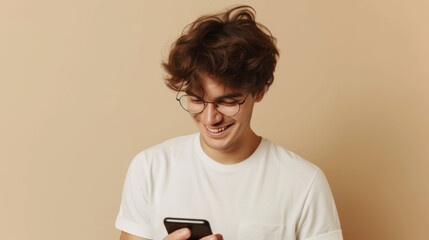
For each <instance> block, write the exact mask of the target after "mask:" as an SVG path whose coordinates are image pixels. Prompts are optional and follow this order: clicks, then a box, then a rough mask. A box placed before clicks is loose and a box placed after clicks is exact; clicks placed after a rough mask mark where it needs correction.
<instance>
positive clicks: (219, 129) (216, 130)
mask: <svg viewBox="0 0 429 240" xmlns="http://www.w3.org/2000/svg"><path fill="white" fill-rule="evenodd" d="M226 128H227V126H225V127H223V128H207V129H208V130H209V131H210V132H214V133H218V132H222V131H223V130H225V129H226Z"/></svg>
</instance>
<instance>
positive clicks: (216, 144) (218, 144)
mask: <svg viewBox="0 0 429 240" xmlns="http://www.w3.org/2000/svg"><path fill="white" fill-rule="evenodd" d="M202 138H203V141H204V144H205V145H206V146H207V147H209V148H211V149H213V150H218V151H222V150H227V149H228V148H229V146H230V144H229V143H228V142H229V141H228V139H213V138H210V137H208V136H205V135H204V134H203V135H202Z"/></svg>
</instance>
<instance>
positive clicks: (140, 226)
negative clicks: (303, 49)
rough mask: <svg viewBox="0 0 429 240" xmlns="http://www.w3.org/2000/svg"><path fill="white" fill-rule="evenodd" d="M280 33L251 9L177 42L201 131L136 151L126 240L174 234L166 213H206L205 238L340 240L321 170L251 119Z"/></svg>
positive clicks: (198, 26)
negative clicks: (256, 129)
mask: <svg viewBox="0 0 429 240" xmlns="http://www.w3.org/2000/svg"><path fill="white" fill-rule="evenodd" d="M277 57H278V51H277V48H276V46H275V39H274V38H273V37H272V36H271V34H270V33H269V31H268V30H267V29H266V28H265V27H264V26H262V25H260V24H259V23H256V22H255V20H254V13H253V9H252V8H250V7H246V6H240V7H236V8H233V9H231V10H229V11H226V12H225V13H221V14H217V15H211V16H203V17H201V18H199V19H197V20H196V21H195V22H193V23H192V24H191V25H190V26H188V28H187V29H186V31H185V32H184V33H183V34H182V36H181V37H180V38H179V39H178V40H177V41H176V42H175V43H174V44H173V47H172V49H171V52H170V55H169V58H168V61H167V62H165V63H164V64H163V66H164V68H165V70H166V71H167V73H168V74H169V78H168V79H166V84H167V86H168V87H170V88H172V89H174V90H175V91H177V97H176V98H177V100H178V102H179V103H180V105H181V107H182V108H183V109H184V110H186V111H187V112H189V114H190V115H191V117H192V119H193V120H194V122H195V124H196V125H197V126H198V129H199V133H197V134H193V135H189V136H183V137H178V138H174V139H171V140H168V141H166V142H164V143H161V144H159V145H156V146H154V147H151V148H149V149H146V150H144V151H143V152H141V153H140V154H138V155H137V156H136V157H135V159H134V160H133V161H132V163H131V165H130V168H129V170H128V173H127V177H126V180H125V185H124V191H123V197H122V204H121V209H120V212H119V215H118V217H117V220H116V227H117V228H118V229H120V230H122V235H121V239H122V240H137V239H166V240H173V239H188V238H189V237H190V234H191V233H190V230H189V229H186V228H185V229H180V230H177V231H175V232H173V233H172V234H170V235H168V236H167V234H168V233H167V231H166V230H165V227H164V225H163V220H164V218H166V217H175V218H192V219H205V220H207V221H208V222H209V223H210V225H211V228H212V230H213V232H215V233H219V234H216V235H211V236H207V237H205V238H204V239H227V240H235V239H238V240H240V239H246V240H252V239H255V240H256V239H257V240H263V239H269V240H275V239H287V240H292V239H312V240H322V239H323V240H338V239H342V233H341V228H340V223H339V219H338V215H337V210H336V207H335V203H334V200H333V197H332V194H331V190H330V188H329V185H328V183H327V181H326V178H325V176H324V175H323V173H322V171H321V170H320V169H319V168H318V167H316V166H315V165H313V164H311V163H310V162H308V161H306V160H304V159H302V158H300V157H299V156H297V155H295V154H294V153H291V152H289V151H287V150H285V149H283V148H282V147H280V146H277V145H275V144H274V143H272V142H270V141H269V140H267V139H264V138H261V137H260V136H258V135H257V134H256V133H255V132H254V131H253V130H252V128H251V126H250V120H251V117H252V110H253V106H254V104H255V103H257V102H259V101H261V100H262V99H263V97H264V94H265V93H266V91H267V90H268V87H269V86H270V85H271V83H272V82H273V79H274V77H273V72H274V69H275V65H276V60H277Z"/></svg>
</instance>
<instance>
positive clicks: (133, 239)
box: [120, 228, 223, 240]
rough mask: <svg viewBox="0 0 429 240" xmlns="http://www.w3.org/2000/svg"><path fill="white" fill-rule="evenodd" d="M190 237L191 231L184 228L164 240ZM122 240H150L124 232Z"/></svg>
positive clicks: (209, 238) (219, 238)
mask: <svg viewBox="0 0 429 240" xmlns="http://www.w3.org/2000/svg"><path fill="white" fill-rule="evenodd" d="M190 236H191V231H189V229H187V228H182V229H179V230H177V231H175V232H173V233H171V234H169V235H168V236H167V237H165V238H164V240H186V239H188V238H189V237H190ZM120 240H150V239H147V238H141V237H137V236H134V235H132V234H129V233H126V232H122V233H121V239H120ZM201 240H223V237H222V235H220V234H216V235H210V236H207V237H204V238H202V239H201Z"/></svg>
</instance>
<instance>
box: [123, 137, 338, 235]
mask: <svg viewBox="0 0 429 240" xmlns="http://www.w3.org/2000/svg"><path fill="white" fill-rule="evenodd" d="M166 217H177V218H193V219H206V220H208V221H209V223H210V226H211V228H212V231H213V233H220V234H222V235H223V237H224V239H225V240H253V239H255V240H265V239H267V240H277V239H283V240H292V239H293V240H295V239H307V240H310V239H311V240H342V239H343V238H342V233H341V228H340V223H339V219H338V214H337V210H336V207H335V203H334V199H333V196H332V193H331V190H330V188H329V185H328V182H327V180H326V178H325V176H324V174H323V173H322V171H321V170H320V169H319V168H318V167H317V166H315V165H314V164H312V163H310V162H308V161H306V160H304V159H302V158H301V157H299V156H297V155H296V154H294V153H292V152H289V151H287V150H285V149H284V148H282V147H280V146H277V145H275V144H273V143H272V142H270V141H269V140H267V139H262V141H261V143H260V144H259V146H258V148H257V149H256V151H255V152H254V153H253V154H252V155H251V156H250V157H249V158H248V159H246V160H244V161H242V162H240V163H237V164H233V165H224V164H221V163H218V162H216V161H214V160H213V159H211V158H210V157H208V156H207V155H206V154H205V153H204V151H203V150H202V148H201V145H200V140H199V134H193V135H189V136H184V137H178V138H174V139H171V140H168V141H166V142H164V143H161V144H159V145H156V146H153V147H151V148H149V149H146V150H144V151H142V152H141V153H139V154H138V155H137V156H136V157H135V158H134V159H133V161H132V163H131V165H130V167H129V169H128V173H127V177H126V180H125V185H124V189H123V195H122V203H121V207H120V211H119V214H118V216H117V219H116V227H117V228H118V229H119V230H122V231H124V232H127V233H130V234H133V235H136V236H140V237H143V238H148V239H156V240H158V239H159V240H161V239H163V238H164V237H165V236H167V231H166V230H165V227H164V225H163V220H164V218H166Z"/></svg>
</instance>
